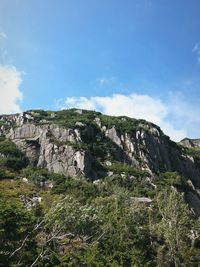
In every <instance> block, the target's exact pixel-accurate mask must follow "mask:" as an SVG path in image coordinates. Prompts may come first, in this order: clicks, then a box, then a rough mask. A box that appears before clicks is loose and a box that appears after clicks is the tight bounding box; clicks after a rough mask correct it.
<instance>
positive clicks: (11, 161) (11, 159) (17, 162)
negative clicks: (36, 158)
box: [0, 138, 28, 178]
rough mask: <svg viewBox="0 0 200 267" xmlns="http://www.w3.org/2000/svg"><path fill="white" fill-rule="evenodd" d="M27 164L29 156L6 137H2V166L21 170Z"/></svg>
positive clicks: (0, 157)
mask: <svg viewBox="0 0 200 267" xmlns="http://www.w3.org/2000/svg"><path fill="white" fill-rule="evenodd" d="M27 164H28V160H27V158H26V157H25V156H24V154H23V153H22V152H21V151H20V150H19V149H18V148H17V146H16V145H15V144H14V143H13V142H11V141H10V140H9V139H5V138H1V139H0V168H8V169H10V170H13V171H19V170H20V169H22V168H24V167H25V166H26V165H27ZM0 176H1V175H0ZM3 178H7V177H3Z"/></svg>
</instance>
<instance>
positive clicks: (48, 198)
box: [0, 166, 200, 267]
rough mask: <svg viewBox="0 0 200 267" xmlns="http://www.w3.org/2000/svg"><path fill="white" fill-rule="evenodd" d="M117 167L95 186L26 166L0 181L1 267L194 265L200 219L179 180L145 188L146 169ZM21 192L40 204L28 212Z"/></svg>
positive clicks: (166, 177) (169, 176)
mask: <svg viewBox="0 0 200 267" xmlns="http://www.w3.org/2000/svg"><path fill="white" fill-rule="evenodd" d="M116 170H117V172H116V173H115V174H113V175H112V176H110V177H105V178H104V179H103V180H101V181H98V182H96V183H92V182H90V181H86V180H85V179H82V178H81V177H80V178H76V179H75V178H72V177H66V176H64V175H61V174H54V173H50V172H48V171H47V170H45V169H37V168H33V167H26V168H23V169H21V170H20V171H18V174H17V175H18V179H13V180H10V179H7V180H5V179H3V180H1V182H0V197H1V201H0V242H1V243H0V247H1V251H0V266H24V267H25V266H41V267H42V266H52V267H53V266H152V267H153V266H160V267H161V266H162V267H163V266H166V267H167V266H188V267H189V266H199V265H198V264H199V263H200V257H199V255H200V237H199V235H200V222H199V220H197V219H196V218H194V217H193V215H192V213H191V212H190V209H189V207H188V206H187V204H186V203H185V201H184V196H183V194H182V193H179V192H178V191H177V190H176V189H175V188H176V187H175V186H176V185H179V186H182V185H184V179H183V178H181V177H180V176H179V175H178V174H176V173H165V174H162V175H161V176H159V177H157V179H155V181H154V185H153V186H152V184H151V183H150V182H149V180H148V177H147V173H145V172H142V171H141V173H137V172H136V171H135V172H134V171H133V170H132V169H131V170H130V169H129V168H128V167H126V166H123V167H122V168H120V166H117V167H116ZM119 170H121V171H119ZM113 171H114V169H113ZM122 171H123V172H122ZM20 177H21V178H22V177H26V178H27V179H28V181H29V182H24V181H23V180H22V179H21V178H20ZM44 181H51V182H52V183H53V184H54V187H53V189H47V188H45V187H44V186H43V185H41V184H40V182H44ZM22 195H23V196H25V197H26V199H28V200H30V199H31V197H33V196H41V197H42V201H41V202H40V203H39V202H37V203H36V205H35V206H33V207H32V208H31V209H28V208H27V207H26V205H24V203H23V202H22V201H21V199H22ZM137 197H147V198H149V199H150V198H151V200H152V202H145V201H144V202H142V201H139V198H138V199H137Z"/></svg>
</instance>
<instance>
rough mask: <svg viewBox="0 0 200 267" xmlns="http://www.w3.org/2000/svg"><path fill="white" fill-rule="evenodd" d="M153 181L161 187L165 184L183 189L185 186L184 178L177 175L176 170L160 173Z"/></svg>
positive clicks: (165, 185)
mask: <svg viewBox="0 0 200 267" xmlns="http://www.w3.org/2000/svg"><path fill="white" fill-rule="evenodd" d="M155 182H156V184H157V185H158V186H159V187H161V188H163V187H167V186H175V187H177V188H182V189H184V188H185V187H186V186H187V184H186V180H185V178H184V177H183V176H181V175H179V174H178V173H177V172H164V173H161V174H160V175H159V176H158V177H157V178H156V180H155Z"/></svg>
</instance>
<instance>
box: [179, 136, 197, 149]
mask: <svg viewBox="0 0 200 267" xmlns="http://www.w3.org/2000/svg"><path fill="white" fill-rule="evenodd" d="M180 143H181V144H182V145H183V146H185V147H188V148H191V147H200V139H190V138H185V139H183V140H181V142H180Z"/></svg>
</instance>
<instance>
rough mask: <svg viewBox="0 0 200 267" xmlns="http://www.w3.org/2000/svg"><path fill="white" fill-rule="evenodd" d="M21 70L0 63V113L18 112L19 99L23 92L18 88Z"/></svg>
mask: <svg viewBox="0 0 200 267" xmlns="http://www.w3.org/2000/svg"><path fill="white" fill-rule="evenodd" d="M22 75H23V72H20V71H18V70H17V69H16V68H15V67H14V66H13V65H0V96H1V97H0V114H8V113H15V112H20V111H21V108H20V104H19V101H20V100H22V98H23V94H22V92H21V90H20V85H21V82H22Z"/></svg>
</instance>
